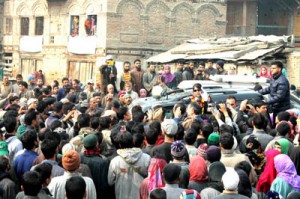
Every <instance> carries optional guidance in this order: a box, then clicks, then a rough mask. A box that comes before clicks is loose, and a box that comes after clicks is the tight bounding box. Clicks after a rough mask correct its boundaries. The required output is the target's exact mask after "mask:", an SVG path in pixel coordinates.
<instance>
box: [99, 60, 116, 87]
mask: <svg viewBox="0 0 300 199" xmlns="http://www.w3.org/2000/svg"><path fill="white" fill-rule="evenodd" d="M105 59H106V63H105V64H104V65H102V66H101V67H100V72H101V92H102V93H105V88H106V86H107V85H109V84H111V85H113V87H114V90H115V92H116V91H117V88H116V84H115V82H116V79H117V68H116V66H115V61H114V58H113V56H112V55H107V56H106V58H105Z"/></svg>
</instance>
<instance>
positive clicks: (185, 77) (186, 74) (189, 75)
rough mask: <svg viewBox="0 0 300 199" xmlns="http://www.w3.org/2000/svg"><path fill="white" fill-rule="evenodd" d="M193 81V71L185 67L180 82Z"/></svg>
mask: <svg viewBox="0 0 300 199" xmlns="http://www.w3.org/2000/svg"><path fill="white" fill-rule="evenodd" d="M193 79H194V71H193V69H191V68H189V67H187V68H185V69H184V71H183V73H182V80H193Z"/></svg>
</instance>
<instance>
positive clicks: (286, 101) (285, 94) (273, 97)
mask: <svg viewBox="0 0 300 199" xmlns="http://www.w3.org/2000/svg"><path fill="white" fill-rule="evenodd" d="M258 92H259V93H261V94H263V95H264V94H270V97H269V98H268V99H267V100H266V103H267V104H270V105H271V106H272V108H273V111H274V112H277V113H278V112H281V111H285V110H287V109H289V108H290V83H289V81H288V80H287V78H286V77H285V76H284V75H283V74H282V73H280V74H278V75H276V76H273V78H271V81H270V86H269V87H267V88H264V89H261V90H259V91H258Z"/></svg>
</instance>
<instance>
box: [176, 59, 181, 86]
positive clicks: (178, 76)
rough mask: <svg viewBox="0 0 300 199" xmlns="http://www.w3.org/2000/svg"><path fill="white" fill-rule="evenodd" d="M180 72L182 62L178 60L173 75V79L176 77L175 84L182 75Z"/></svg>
mask: <svg viewBox="0 0 300 199" xmlns="http://www.w3.org/2000/svg"><path fill="white" fill-rule="evenodd" d="M182 73H183V62H178V63H177V64H176V71H175V73H174V75H175V79H176V86H178V84H179V83H180V82H181V81H182V79H183V76H182Z"/></svg>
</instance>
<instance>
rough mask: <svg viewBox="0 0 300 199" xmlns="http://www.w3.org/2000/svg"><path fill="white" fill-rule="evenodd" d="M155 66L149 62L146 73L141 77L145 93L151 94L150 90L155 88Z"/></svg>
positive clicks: (156, 75)
mask: <svg viewBox="0 0 300 199" xmlns="http://www.w3.org/2000/svg"><path fill="white" fill-rule="evenodd" d="M155 68H156V66H155V64H154V63H152V62H150V63H149V67H148V71H147V72H145V73H144V75H143V86H144V88H145V89H146V90H147V93H151V91H152V88H153V87H154V86H156V85H157V84H158V83H157V77H158V74H157V72H156V70H155Z"/></svg>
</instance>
